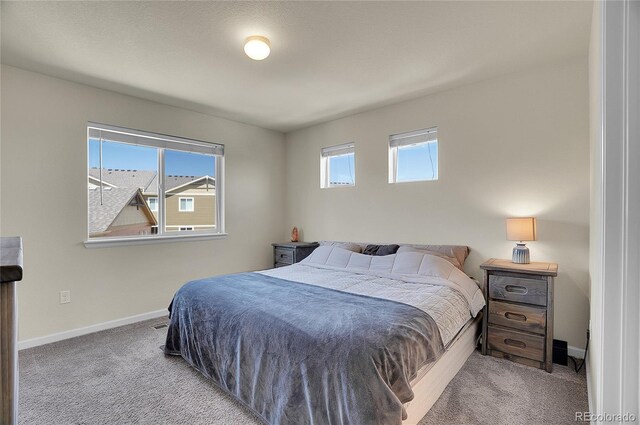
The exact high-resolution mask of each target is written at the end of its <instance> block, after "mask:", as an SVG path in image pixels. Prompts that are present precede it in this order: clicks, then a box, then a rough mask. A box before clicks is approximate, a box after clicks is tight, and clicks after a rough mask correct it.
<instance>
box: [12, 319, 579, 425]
mask: <svg viewBox="0 0 640 425" xmlns="http://www.w3.org/2000/svg"><path fill="white" fill-rule="evenodd" d="M158 323H162V320H161V319H155V320H150V321H146V322H140V323H136V324H133V325H128V326H123V327H120V328H116V329H110V330H107V331H103V332H98V333H95V334H91V335H86V336H82V337H78V338H73V339H69V340H65V341H60V342H57V343H54V344H49V345H44V346H41V347H35V348H31V349H28V350H23V351H21V352H20V355H19V361H20V387H19V388H20V399H19V424H21V425H52V424H56V425H64V424H74V425H76V424H91V425H94V424H95V425H103V424H112V425H118V424H123V425H124V424H141V425H142V424H149V425H161V424H171V425H182V424H185V425H187V424H188V425H204V424H216V425H217V424H220V425H229V424H250V425H254V424H260V422H259V421H258V419H257V418H256V417H255V416H254V415H253V414H252V413H251V412H250V411H249V410H247V409H246V408H245V407H243V406H242V405H240V403H238V402H237V401H235V400H234V399H233V398H231V397H230V396H228V395H227V394H225V393H224V392H222V391H221V390H219V389H218V388H217V387H216V386H215V385H214V384H213V383H211V382H210V381H208V380H207V379H205V378H204V377H203V376H202V375H201V374H200V373H199V372H197V371H196V370H195V369H193V368H191V367H190V366H189V365H187V363H186V362H184V361H183V360H182V359H181V358H179V357H170V356H165V355H164V354H163V353H162V352H161V351H160V349H159V347H160V345H162V344H164V338H165V335H166V328H163V329H159V330H156V329H153V325H155V324H158ZM587 410H588V405H587V388H586V378H585V376H584V371H583V373H581V374H576V373H575V372H574V371H573V370H571V369H570V368H568V367H562V366H557V365H554V371H553V373H552V374H548V373H546V372H544V371H542V370H537V369H532V368H528V367H526V366H521V365H517V364H515V363H511V362H508V361H506V360H499V359H495V358H492V357H484V356H482V355H480V354H479V353H478V352H475V353H473V354H472V355H471V357H470V358H469V360H468V361H467V363H466V364H465V366H464V367H463V369H462V370H461V371H460V373H459V374H458V375H457V376H456V377H455V378H454V379H453V381H451V383H450V384H449V386H448V387H447V388H446V390H445V391H444V393H443V394H442V396H441V397H440V399H439V400H438V401H437V402H436V404H435V405H434V406H433V408H432V409H431V411H429V413H428V414H427V416H425V417H424V418H423V419H422V421H421V422H420V424H421V425H426V424H491V425H499V424H504V425H513V424H531V423H545V424H570V423H575V422H574V417H575V412H577V411H580V412H582V411H587Z"/></svg>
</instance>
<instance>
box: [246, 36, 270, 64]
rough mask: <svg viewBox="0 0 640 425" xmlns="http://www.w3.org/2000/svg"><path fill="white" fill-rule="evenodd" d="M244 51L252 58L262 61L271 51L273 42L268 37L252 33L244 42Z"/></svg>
mask: <svg viewBox="0 0 640 425" xmlns="http://www.w3.org/2000/svg"><path fill="white" fill-rule="evenodd" d="M244 52H245V53H246V54H247V56H249V57H250V58H251V59H253V60H256V61H261V60H262V59H266V57H267V56H269V53H271V43H270V42H269V39H268V38H267V37H263V36H261V35H252V36H251V37H248V38H247V39H246V40H245V42H244Z"/></svg>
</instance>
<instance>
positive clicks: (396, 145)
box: [389, 127, 440, 184]
mask: <svg viewBox="0 0 640 425" xmlns="http://www.w3.org/2000/svg"><path fill="white" fill-rule="evenodd" d="M419 137H424V138H425V139H426V140H424V141H416V139H417V138H419ZM428 143H436V144H437V143H438V127H432V128H427V129H424V130H416V131H409V132H406V133H399V134H393V135H391V136H389V184H401V183H415V182H433V181H438V179H439V177H440V176H439V175H436V176H435V178H433V179H413V180H401V181H398V150H399V149H400V148H402V147H406V146H418V145H422V144H428ZM437 163H438V157H436V164H437Z"/></svg>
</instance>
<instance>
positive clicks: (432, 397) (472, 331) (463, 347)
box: [402, 312, 482, 425]
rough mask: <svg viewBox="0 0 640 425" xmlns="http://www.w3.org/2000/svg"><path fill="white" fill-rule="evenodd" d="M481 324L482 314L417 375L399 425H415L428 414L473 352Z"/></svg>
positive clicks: (471, 321) (467, 325)
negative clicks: (405, 417) (411, 398)
mask: <svg viewBox="0 0 640 425" xmlns="http://www.w3.org/2000/svg"><path fill="white" fill-rule="evenodd" d="M481 324H482V312H481V313H479V314H478V315H477V316H476V318H475V319H473V320H470V321H469V322H468V323H467V324H466V325H465V327H464V328H463V329H462V331H460V333H459V334H458V336H457V337H456V338H455V339H454V341H453V342H452V343H451V344H450V345H449V348H448V349H447V351H445V353H444V354H443V355H442V357H440V359H438V361H436V362H435V363H432V364H430V365H429V366H427V367H426V368H425V369H423V370H421V371H420V372H419V373H418V376H417V377H416V378H415V379H414V380H413V381H412V382H411V387H412V388H413V393H414V399H413V400H411V401H410V402H408V403H405V405H404V407H405V409H406V411H407V419H406V420H404V421H402V425H416V424H417V423H418V422H420V420H422V418H423V417H424V416H425V415H426V414H427V412H429V410H430V409H431V407H432V406H433V405H434V404H435V402H436V401H437V400H438V398H439V397H440V396H441V395H442V393H443V392H444V389H445V388H446V387H447V385H449V382H451V380H452V379H453V378H454V377H455V376H456V375H457V374H458V372H459V371H460V369H462V366H463V365H464V364H465V363H466V361H467V359H468V358H469V356H471V353H473V351H474V350H475V349H476V345H477V341H478V337H479V336H480V333H481V330H482V326H481Z"/></svg>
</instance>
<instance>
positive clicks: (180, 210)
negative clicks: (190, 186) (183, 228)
mask: <svg viewBox="0 0 640 425" xmlns="http://www.w3.org/2000/svg"><path fill="white" fill-rule="evenodd" d="M183 199H184V200H186V201H188V200H191V209H190V210H189V209H186V210H183V209H182V200H183ZM195 211H196V198H195V197H193V196H178V212H195ZM192 230H193V229H192Z"/></svg>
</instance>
